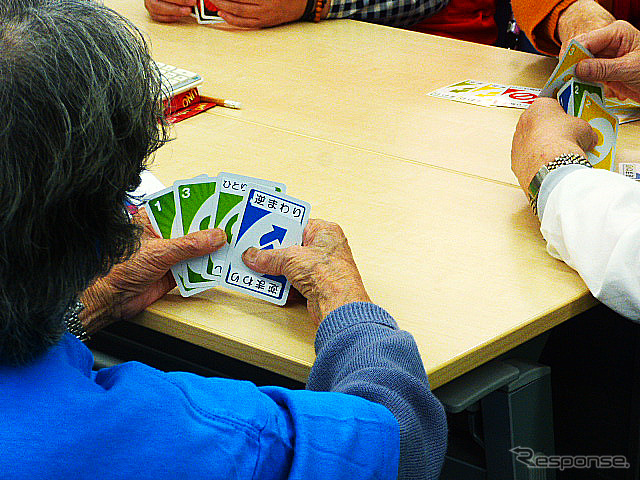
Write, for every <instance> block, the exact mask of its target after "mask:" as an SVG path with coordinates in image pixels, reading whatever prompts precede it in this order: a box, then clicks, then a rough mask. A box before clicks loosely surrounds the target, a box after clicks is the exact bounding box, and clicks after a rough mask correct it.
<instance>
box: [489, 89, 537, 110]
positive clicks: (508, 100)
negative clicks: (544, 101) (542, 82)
mask: <svg viewBox="0 0 640 480" xmlns="http://www.w3.org/2000/svg"><path fill="white" fill-rule="evenodd" d="M539 93H540V90H539V89H537V88H530V87H516V86H510V87H509V88H507V89H506V90H505V91H504V92H502V93H501V94H500V95H498V96H497V97H496V98H495V100H494V101H493V104H494V105H495V106H496V107H511V108H525V109H526V108H529V105H531V104H532V103H533V101H534V100H535V99H536V98H538V94H539Z"/></svg>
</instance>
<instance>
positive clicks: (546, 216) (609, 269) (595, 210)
mask: <svg viewBox="0 0 640 480" xmlns="http://www.w3.org/2000/svg"><path fill="white" fill-rule="evenodd" d="M558 170H560V169H558ZM557 175H564V178H562V179H560V181H559V182H557V184H556V185H555V186H554V187H553V189H552V190H551V191H550V192H547V191H545V190H546V189H545V183H547V182H548V181H550V182H553V180H554V176H557ZM540 194H541V195H544V196H545V197H546V201H545V202H544V210H543V211H542V212H541V217H542V223H541V227H540V229H541V231H542V234H543V236H544V238H545V239H546V241H547V249H548V250H549V253H550V254H551V255H553V256H555V257H556V258H560V259H561V260H563V261H564V262H565V263H567V264H568V265H569V266H571V267H572V268H574V269H575V270H576V271H577V272H578V273H579V274H580V276H581V277H582V279H583V280H584V281H585V283H586V284H587V287H589V290H590V291H591V293H592V294H593V295H594V296H595V297H596V298H597V299H599V300H600V301H601V302H603V303H604V304H605V305H607V306H609V307H610V308H612V309H613V310H616V311H617V312H619V313H620V314H622V315H624V316H626V317H628V318H632V319H635V320H638V319H640V185H638V184H637V183H635V182H634V181H633V180H630V179H628V178H625V177H623V176H622V175H619V174H617V173H613V172H607V171H603V170H597V169H578V170H574V171H570V172H569V173H566V175H565V173H564V172H562V171H554V172H552V173H551V174H550V175H548V176H547V178H545V180H544V182H543V184H542V188H541V190H540ZM540 206H541V202H540V200H539V201H538V208H540Z"/></svg>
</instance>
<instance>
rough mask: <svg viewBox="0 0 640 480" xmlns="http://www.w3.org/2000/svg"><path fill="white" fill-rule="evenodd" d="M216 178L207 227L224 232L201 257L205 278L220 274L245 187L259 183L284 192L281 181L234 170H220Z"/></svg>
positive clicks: (284, 188)
mask: <svg viewBox="0 0 640 480" xmlns="http://www.w3.org/2000/svg"><path fill="white" fill-rule="evenodd" d="M217 178H218V190H217V192H216V198H215V200H214V202H213V204H214V205H215V207H216V211H215V212H212V214H211V215H212V225H211V227H216V228H221V229H222V230H224V231H225V232H226V234H227V244H226V245H224V246H223V247H222V248H220V249H219V250H216V251H215V252H213V253H212V254H211V255H207V256H205V257H204V261H203V264H202V268H201V271H202V276H203V277H204V278H206V279H208V280H215V279H218V278H219V277H220V276H221V275H222V272H223V270H224V267H225V261H226V259H227V255H228V253H229V250H230V249H231V245H233V241H234V236H235V234H236V233H238V227H239V223H238V220H239V218H240V215H241V214H242V212H243V200H244V199H245V196H246V194H247V191H248V189H249V188H250V187H253V186H262V187H265V188H267V189H268V190H271V191H273V192H277V193H279V194H282V193H286V189H287V187H286V186H285V184H284V183H280V182H272V181H270V180H262V179H259V178H253V177H246V176H244V175H236V174H234V173H226V172H221V173H220V174H218V177H217Z"/></svg>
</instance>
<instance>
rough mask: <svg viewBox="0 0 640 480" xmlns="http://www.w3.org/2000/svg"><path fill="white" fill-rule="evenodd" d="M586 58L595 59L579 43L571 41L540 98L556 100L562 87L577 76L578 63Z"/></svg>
mask: <svg viewBox="0 0 640 480" xmlns="http://www.w3.org/2000/svg"><path fill="white" fill-rule="evenodd" d="M585 58H593V55H592V54H591V52H590V51H589V50H587V49H586V48H584V47H583V46H582V45H580V44H579V43H578V42H576V41H575V40H571V43H569V47H568V48H567V50H566V52H565V54H564V56H563V57H562V58H561V59H560V61H559V62H558V65H557V66H556V68H555V70H554V71H553V73H552V74H551V76H550V77H549V80H547V83H545V85H544V87H543V88H542V90H541V91H540V96H541V97H551V98H556V95H557V93H558V90H559V89H560V87H562V85H564V84H565V83H567V82H569V80H571V78H572V77H574V76H575V71H576V63H578V62H579V61H580V60H584V59H585Z"/></svg>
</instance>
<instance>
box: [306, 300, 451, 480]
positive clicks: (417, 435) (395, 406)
mask: <svg viewBox="0 0 640 480" xmlns="http://www.w3.org/2000/svg"><path fill="white" fill-rule="evenodd" d="M316 353H317V359H316V362H315V363H314V365H313V368H312V369H311V374H310V376H309V380H308V383H307V388H308V389H310V390H322V391H334V392H342V393H348V394H351V395H358V396H360V397H363V398H366V399H368V400H371V401H373V402H376V403H380V404H382V405H384V406H385V407H386V408H388V409H389V410H390V411H391V413H393V415H394V416H395V418H396V420H397V421H398V424H399V427H400V468H399V478H402V479H409V478H415V479H418V478H419V479H432V478H433V479H436V478H438V475H439V473H440V469H441V467H442V462H443V460H444V453H445V451H446V439H447V428H446V417H445V414H444V410H443V408H442V405H441V404H440V403H439V402H438V400H437V399H436V398H435V396H434V395H433V394H432V393H431V391H430V389H429V383H428V380H427V376H426V373H425V371H424V367H423V364H422V360H421V359H420V355H419V353H418V349H417V346H416V344H415V341H414V340H413V338H412V337H411V335H410V334H409V333H407V332H404V331H402V330H399V329H398V327H397V325H396V323H395V322H394V320H393V319H392V318H391V316H390V315H389V314H388V313H387V312H385V311H384V310H383V309H381V308H379V307H377V306H375V305H373V304H371V303H363V302H360V303H351V304H348V305H345V306H343V307H341V308H339V309H337V310H335V311H334V312H332V313H330V314H329V315H328V316H327V318H326V319H325V320H324V321H323V323H322V324H321V325H320V328H319V330H318V335H317V337H316Z"/></svg>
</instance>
